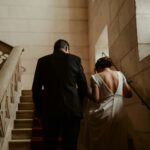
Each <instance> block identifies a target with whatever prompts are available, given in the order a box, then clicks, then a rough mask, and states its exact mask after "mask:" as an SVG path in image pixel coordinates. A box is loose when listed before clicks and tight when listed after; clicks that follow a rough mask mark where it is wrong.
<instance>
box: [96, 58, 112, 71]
mask: <svg viewBox="0 0 150 150" xmlns="http://www.w3.org/2000/svg"><path fill="white" fill-rule="evenodd" d="M111 66H112V60H111V59H110V58H109V57H101V58H99V59H98V60H97V62H96V64H95V70H98V69H104V68H110V67H111Z"/></svg>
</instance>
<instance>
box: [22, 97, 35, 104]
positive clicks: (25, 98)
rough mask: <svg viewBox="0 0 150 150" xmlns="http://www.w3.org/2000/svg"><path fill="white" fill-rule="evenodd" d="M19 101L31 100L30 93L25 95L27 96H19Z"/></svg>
mask: <svg viewBox="0 0 150 150" xmlns="http://www.w3.org/2000/svg"><path fill="white" fill-rule="evenodd" d="M20 102H21V103H22V102H33V100H32V96H31V95H27V96H21V97H20Z"/></svg>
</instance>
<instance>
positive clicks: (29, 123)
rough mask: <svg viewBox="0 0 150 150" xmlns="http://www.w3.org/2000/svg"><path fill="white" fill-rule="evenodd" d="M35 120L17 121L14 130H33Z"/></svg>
mask: <svg viewBox="0 0 150 150" xmlns="http://www.w3.org/2000/svg"><path fill="white" fill-rule="evenodd" d="M32 125H33V119H15V120H14V128H15V129H16V128H32Z"/></svg>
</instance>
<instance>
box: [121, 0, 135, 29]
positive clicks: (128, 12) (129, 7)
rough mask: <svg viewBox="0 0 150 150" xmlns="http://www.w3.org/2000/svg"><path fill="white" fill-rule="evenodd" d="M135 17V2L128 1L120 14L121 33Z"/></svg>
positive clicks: (132, 0)
mask: <svg viewBox="0 0 150 150" xmlns="http://www.w3.org/2000/svg"><path fill="white" fill-rule="evenodd" d="M133 16H135V1H134V0H126V1H125V3H124V4H123V6H122V7H121V10H120V12H119V25H120V31H122V30H123V29H124V27H125V26H126V25H127V24H128V23H129V21H130V20H131V19H132V18H133Z"/></svg>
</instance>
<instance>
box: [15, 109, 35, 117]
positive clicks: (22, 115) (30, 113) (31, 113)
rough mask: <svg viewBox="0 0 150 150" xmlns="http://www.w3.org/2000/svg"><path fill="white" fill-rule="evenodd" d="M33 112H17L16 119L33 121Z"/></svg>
mask: <svg viewBox="0 0 150 150" xmlns="http://www.w3.org/2000/svg"><path fill="white" fill-rule="evenodd" d="M33 115H34V112H33V110H18V111H17V112H16V119H33Z"/></svg>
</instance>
